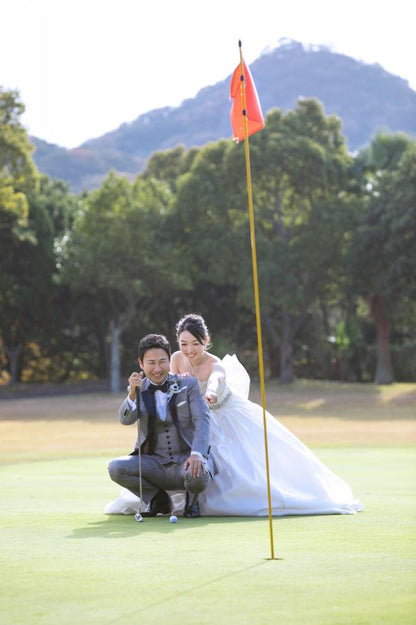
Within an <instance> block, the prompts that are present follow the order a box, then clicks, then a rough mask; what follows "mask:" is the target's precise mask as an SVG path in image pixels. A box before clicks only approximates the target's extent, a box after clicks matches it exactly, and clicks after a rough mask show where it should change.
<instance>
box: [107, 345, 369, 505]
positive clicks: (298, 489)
mask: <svg viewBox="0 0 416 625" xmlns="http://www.w3.org/2000/svg"><path fill="white" fill-rule="evenodd" d="M222 364H223V366H224V368H225V370H226V374H227V375H226V380H224V381H223V383H222V384H221V386H220V388H219V389H218V393H217V394H218V401H217V403H216V404H215V405H214V406H213V407H212V410H211V453H212V455H213V458H214V461H215V465H216V471H217V473H216V474H215V475H214V479H213V480H212V481H211V482H210V484H209V486H208V488H207V489H206V490H205V491H204V492H202V493H201V494H200V495H199V497H198V501H199V505H200V510H201V514H202V516H267V515H268V497H267V477H266V462H265V445H264V427H263V408H262V406H260V405H258V404H255V403H253V402H251V401H249V399H248V391H249V385H250V378H249V376H248V374H247V372H246V370H245V369H244V367H243V366H242V365H241V363H240V362H239V360H238V359H237V357H236V356H235V355H234V356H228V355H227V356H225V357H224V358H223V360H222ZM206 384H207V383H206V382H199V387H200V391H201V394H204V392H205V388H206ZM266 423H267V443H268V458H269V476H270V492H271V506H272V513H273V516H290V515H308V514H354V513H356V512H359V511H361V510H362V509H363V507H362V505H361V503H360V502H359V501H357V500H354V498H353V494H352V492H351V488H350V487H349V485H348V484H347V483H346V482H344V481H343V480H342V479H341V478H339V477H338V476H336V475H335V474H334V473H332V471H330V470H329V469H328V468H327V467H326V466H325V465H324V464H323V463H322V462H321V461H320V460H319V459H318V458H317V457H316V456H315V455H314V454H313V453H312V452H311V451H310V450H309V449H308V448H307V447H306V446H305V445H304V444H303V443H301V441H300V440H299V439H298V438H296V436H294V434H292V433H291V432H290V431H289V430H288V429H287V428H286V427H285V426H284V425H282V424H281V423H279V421H278V420H277V419H275V418H274V417H273V416H272V415H270V414H269V413H267V412H266ZM170 495H171V497H172V501H173V507H174V512H176V513H179V512H180V510H181V506H182V507H183V495H181V494H180V493H170ZM139 508H140V500H139V499H138V498H137V497H136V496H135V495H133V494H132V493H130V492H129V491H128V490H126V489H122V493H121V496H120V497H119V498H118V499H117V500H116V501H113V502H110V503H109V504H107V506H106V509H105V511H106V513H107V514H133V513H134V512H137V511H138V510H139Z"/></svg>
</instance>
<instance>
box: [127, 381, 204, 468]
mask: <svg viewBox="0 0 416 625" xmlns="http://www.w3.org/2000/svg"><path fill="white" fill-rule="evenodd" d="M168 383H169V385H170V386H171V387H173V390H177V392H174V393H172V396H171V398H170V400H169V401H168V403H167V407H166V421H165V422H161V421H160V419H158V417H157V414H156V406H155V400H154V395H153V394H152V393H151V392H150V391H149V380H148V379H147V378H144V380H143V383H142V387H141V390H140V393H139V396H138V409H137V407H136V409H135V410H132V409H131V406H130V404H129V402H128V401H127V399H125V400H124V402H123V403H122V405H121V407H120V411H119V417H120V422H121V423H122V424H123V425H131V424H132V423H135V422H136V421H137V420H138V419H140V429H139V432H140V439H139V437H138V438H137V441H136V446H135V450H134V452H133V453H137V452H138V449H139V446H141V450H142V453H149V442H150V437H152V439H153V440H155V441H156V448H155V449H153V450H152V451H151V452H150V453H155V454H157V455H160V456H162V457H166V458H167V459H169V458H168V457H167V451H168V450H167V447H166V444H165V441H166V440H167V439H166V436H163V435H162V434H168V435H169V436H168V440H169V446H170V449H169V457H170V458H171V459H172V461H173V462H182V461H183V459H184V457H188V455H189V453H190V451H191V450H192V451H198V452H199V453H200V454H202V456H204V458H206V459H207V460H208V468H209V470H210V472H212V459H211V457H210V454H209V451H210V443H209V430H210V415H209V408H208V406H207V404H206V403H205V401H204V400H203V399H202V397H201V393H200V391H199V387H198V381H197V379H196V378H193V377H188V378H181V377H179V376H177V375H173V374H169V375H168Z"/></svg>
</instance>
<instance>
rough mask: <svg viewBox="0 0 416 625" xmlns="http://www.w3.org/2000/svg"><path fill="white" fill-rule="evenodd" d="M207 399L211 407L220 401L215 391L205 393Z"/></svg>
mask: <svg viewBox="0 0 416 625" xmlns="http://www.w3.org/2000/svg"><path fill="white" fill-rule="evenodd" d="M205 399H206V401H207V403H208V405H209V406H212V405H213V404H216V403H217V401H218V395H217V394H216V393H214V391H208V390H207V392H206V393H205Z"/></svg>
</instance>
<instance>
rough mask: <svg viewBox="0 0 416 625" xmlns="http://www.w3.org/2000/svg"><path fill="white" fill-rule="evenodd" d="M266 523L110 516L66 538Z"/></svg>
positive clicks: (243, 519) (244, 519) (241, 519)
mask: <svg viewBox="0 0 416 625" xmlns="http://www.w3.org/2000/svg"><path fill="white" fill-rule="evenodd" d="M255 521H257V522H258V521H264V522H266V521H268V519H267V517H264V518H263V517H201V518H199V519H185V518H182V517H180V518H179V519H178V522H177V523H170V522H169V517H167V516H164V517H162V516H160V517H155V518H149V519H144V520H143V522H142V523H138V522H137V521H136V520H135V518H134V515H118V514H117V515H110V516H109V517H108V518H106V519H103V520H102V521H95V522H93V523H88V524H87V525H86V526H83V527H78V528H74V529H73V532H72V534H71V535H70V536H67V538H71V539H80V538H131V537H132V536H137V535H138V534H148V533H154V532H158V533H160V534H169V533H170V532H177V531H182V530H186V531H188V530H190V529H198V528H200V527H203V526H205V525H221V524H225V523H226V524H230V523H253V522H255Z"/></svg>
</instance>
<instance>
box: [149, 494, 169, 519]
mask: <svg viewBox="0 0 416 625" xmlns="http://www.w3.org/2000/svg"><path fill="white" fill-rule="evenodd" d="M171 509H172V506H171V503H170V498H169V495H168V494H167V492H166V491H164V490H159V491H158V492H157V493H156V495H155V496H154V497H153V498H152V499H151V500H150V503H149V504H148V506H147V508H146V510H145V512H142V516H145V517H149V516H156V515H158V514H170V513H171Z"/></svg>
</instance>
